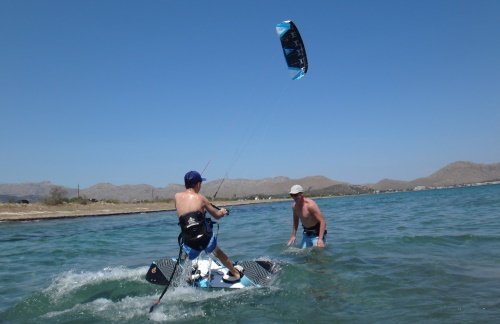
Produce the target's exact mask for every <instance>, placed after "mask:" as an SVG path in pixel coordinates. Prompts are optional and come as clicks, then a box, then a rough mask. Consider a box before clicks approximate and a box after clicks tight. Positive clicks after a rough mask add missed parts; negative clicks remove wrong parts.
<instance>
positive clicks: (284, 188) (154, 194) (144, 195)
mask: <svg viewBox="0 0 500 324" xmlns="http://www.w3.org/2000/svg"><path fill="white" fill-rule="evenodd" d="M222 181H223V180H222V179H218V180H213V181H209V182H207V183H204V185H203V188H202V193H203V194H204V195H206V196H208V197H213V196H214V195H215V193H216V192H217V189H218V188H219V186H220V184H221V182H222ZM491 181H500V163H495V164H477V163H472V162H463V161H459V162H454V163H451V164H449V165H447V166H445V167H444V168H442V169H440V170H438V171H437V172H435V173H433V174H431V175H430V176H428V177H423V178H418V179H415V180H412V181H400V180H391V179H384V180H381V181H379V182H377V183H376V184H371V185H365V186H360V185H353V184H349V183H345V182H339V181H335V180H331V179H329V178H326V177H323V176H311V177H305V178H300V179H291V178H287V177H274V178H265V179H260V180H249V179H225V180H224V182H223V183H222V186H220V190H219V192H218V193H217V198H224V199H237V198H254V197H260V198H267V197H286V196H288V191H289V190H290V187H291V186H292V185H294V184H300V185H302V187H304V190H305V191H306V193H307V194H308V195H312V196H328V195H350V194H360V193H369V192H373V191H374V190H379V191H395V190H413V189H414V188H415V187H426V188H429V187H448V186H457V185H463V184H472V183H481V182H491ZM56 186H57V185H55V184H52V183H50V182H48V181H45V182H38V183H19V184H0V202H8V201H17V200H21V199H27V200H29V201H37V200H41V199H43V198H44V197H47V196H48V195H49V193H50V190H51V189H52V188H54V187H56ZM64 189H65V190H66V192H67V194H68V197H76V196H77V195H78V190H77V189H75V188H64ZM183 189H184V185H183V184H169V185H168V186H166V187H164V188H155V187H153V186H151V185H147V184H138V185H121V186H115V185H113V184H110V183H99V184H96V185H94V186H92V187H89V188H86V189H81V190H80V196H81V197H86V198H89V199H92V198H93V199H97V200H116V201H124V202H135V201H151V200H158V199H160V200H163V199H172V198H173V197H174V194H175V193H176V192H178V191H181V190H183Z"/></svg>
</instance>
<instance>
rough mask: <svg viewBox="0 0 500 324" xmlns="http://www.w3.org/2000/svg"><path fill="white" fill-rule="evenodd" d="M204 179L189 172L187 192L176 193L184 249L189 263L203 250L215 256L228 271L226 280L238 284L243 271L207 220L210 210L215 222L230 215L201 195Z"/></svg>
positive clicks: (186, 179) (176, 206)
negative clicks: (219, 244) (224, 250)
mask: <svg viewBox="0 0 500 324" xmlns="http://www.w3.org/2000/svg"><path fill="white" fill-rule="evenodd" d="M204 180H205V179H203V178H202V177H201V175H200V174H199V173H198V172H196V171H189V172H188V173H186V175H185V176H184V185H185V187H186V190H185V191H183V192H178V193H176V194H175V208H176V210H177V216H179V225H180V226H181V231H182V233H181V234H182V248H183V250H184V252H185V253H186V254H187V255H188V258H189V260H193V259H196V258H197V257H198V256H199V255H200V253H201V251H205V252H206V253H213V254H214V255H215V256H216V257H217V259H219V260H220V261H221V262H222V264H224V266H226V268H228V269H229V272H228V273H227V274H225V275H224V277H223V280H224V281H227V282H237V281H239V280H240V277H241V275H242V272H243V268H242V267H241V266H239V265H237V266H233V263H232V262H231V260H229V258H228V257H227V255H226V254H225V253H224V252H222V250H221V249H219V247H218V246H217V237H216V236H215V235H213V231H212V226H213V225H212V223H211V221H210V219H209V218H208V219H207V218H206V217H205V214H206V212H207V211H208V212H209V213H210V215H212V216H213V217H214V218H215V219H219V218H222V217H224V216H225V215H227V214H228V211H227V210H226V209H225V208H221V209H217V208H215V206H214V205H212V204H211V203H210V202H209V201H208V199H207V198H206V197H205V196H203V195H201V194H200V193H199V192H200V190H201V182H202V181H204Z"/></svg>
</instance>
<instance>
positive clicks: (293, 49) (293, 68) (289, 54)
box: [276, 20, 307, 80]
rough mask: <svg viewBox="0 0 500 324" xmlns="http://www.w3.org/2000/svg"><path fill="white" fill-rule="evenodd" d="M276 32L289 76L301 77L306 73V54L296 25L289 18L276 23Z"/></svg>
mask: <svg viewBox="0 0 500 324" xmlns="http://www.w3.org/2000/svg"><path fill="white" fill-rule="evenodd" d="M276 32H277V33H278V36H279V38H280V41H281V46H282V47H283V54H284V55H285V60H286V64H287V65H288V70H289V72H290V76H291V77H292V79H293V80H297V79H300V78H302V77H303V76H304V75H305V74H306V73H307V56H306V49H305V47H304V43H303V42H302V38H301V37H300V34H299V30H298V29H297V26H295V24H294V23H293V22H292V21H291V20H286V21H283V22H281V23H279V24H277V25H276Z"/></svg>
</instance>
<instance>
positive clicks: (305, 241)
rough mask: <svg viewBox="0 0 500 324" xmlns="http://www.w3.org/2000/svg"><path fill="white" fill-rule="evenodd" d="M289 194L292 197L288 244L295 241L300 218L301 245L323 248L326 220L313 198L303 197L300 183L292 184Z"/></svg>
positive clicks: (303, 246)
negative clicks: (290, 233)
mask: <svg viewBox="0 0 500 324" xmlns="http://www.w3.org/2000/svg"><path fill="white" fill-rule="evenodd" d="M290 196H291V197H292V198H293V204H292V210H293V227H292V235H291V236H290V240H288V245H291V244H293V243H294V242H295V239H296V235H297V228H298V226H299V219H300V221H301V222H302V227H303V228H304V233H303V235H302V243H301V247H302V248H306V247H311V246H317V247H321V248H324V247H325V244H326V221H325V218H324V217H323V214H322V213H321V210H320V209H319V207H318V205H317V204H316V202H314V200H312V199H310V198H306V197H304V189H302V186H300V185H294V186H292V188H291V189H290Z"/></svg>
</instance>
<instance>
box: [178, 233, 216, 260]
mask: <svg viewBox="0 0 500 324" xmlns="http://www.w3.org/2000/svg"><path fill="white" fill-rule="evenodd" d="M216 247H217V236H215V235H212V238H211V239H210V241H209V242H208V245H207V247H206V248H205V249H204V250H203V251H205V252H206V253H212V252H213V250H215V248H216ZM182 249H183V250H184V252H186V254H187V255H188V258H189V260H194V259H196V258H197V257H198V256H199V255H200V253H201V252H202V251H200V250H196V249H193V248H192V247H189V246H187V245H186V244H182Z"/></svg>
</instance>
